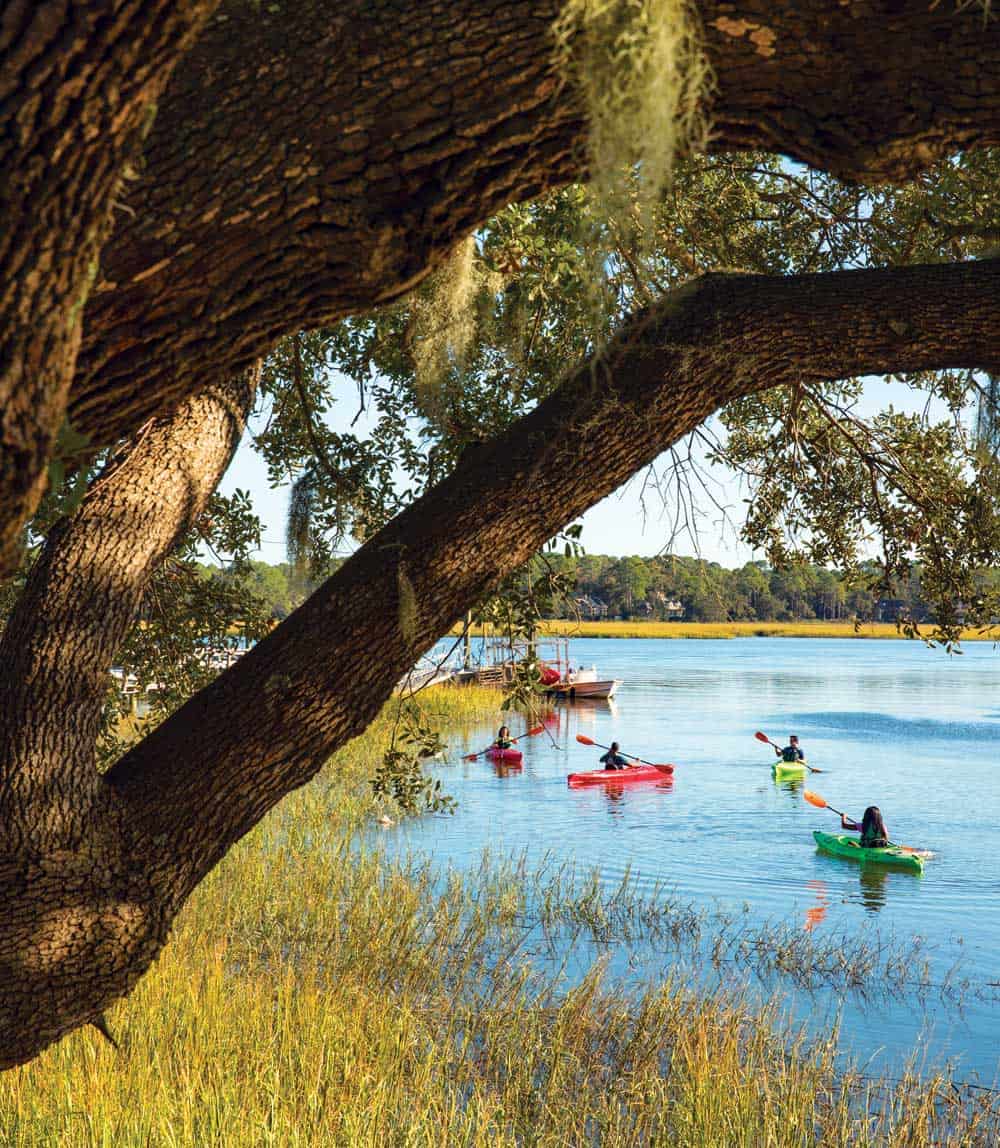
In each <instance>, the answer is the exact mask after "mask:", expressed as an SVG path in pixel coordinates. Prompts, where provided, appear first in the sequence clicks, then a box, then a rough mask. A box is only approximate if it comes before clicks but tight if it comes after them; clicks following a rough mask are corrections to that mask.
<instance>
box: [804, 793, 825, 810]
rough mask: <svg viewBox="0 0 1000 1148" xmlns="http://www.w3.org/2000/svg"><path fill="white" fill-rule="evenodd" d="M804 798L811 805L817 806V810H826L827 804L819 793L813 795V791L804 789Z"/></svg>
mask: <svg viewBox="0 0 1000 1148" xmlns="http://www.w3.org/2000/svg"><path fill="white" fill-rule="evenodd" d="M802 796H803V797H804V798H805V799H806V801H808V802H809V804H810V805H815V806H816V808H817V809H826V802H825V801H824V800H823V798H822V797H820V795H819V794H818V793H813V792H812V791H811V790H808V789H803V791H802Z"/></svg>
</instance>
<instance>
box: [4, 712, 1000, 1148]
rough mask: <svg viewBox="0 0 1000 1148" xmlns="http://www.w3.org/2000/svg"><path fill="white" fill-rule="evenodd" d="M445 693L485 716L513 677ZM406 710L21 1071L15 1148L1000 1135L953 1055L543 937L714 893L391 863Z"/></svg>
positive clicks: (222, 869) (11, 1117)
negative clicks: (129, 990) (394, 792)
mask: <svg viewBox="0 0 1000 1148" xmlns="http://www.w3.org/2000/svg"><path fill="white" fill-rule="evenodd" d="M425 703H426V704H427V705H428V707H430V708H437V710H438V712H439V714H440V715H441V716H442V717H443V718H445V720H465V719H468V720H478V721H482V720H485V719H486V718H488V717H492V715H493V713H494V712H495V708H496V706H497V704H498V698H497V695H496V694H489V693H485V694H480V693H479V692H478V691H476V692H469V693H465V692H455V693H451V694H449V693H447V692H445V691H433V692H430V691H429V692H428V694H427V695H426V698H425ZM391 726H392V719H391V715H386V716H384V717H383V719H382V720H381V721H380V722H378V723H376V725H375V726H373V728H372V729H371V730H370V731H369V732H368V733H367V734H366V735H365V736H364V737H362V738H360V739H358V740H357V741H355V742H354V743H353V744H352V745H350V746H348V747H347V748H346V749H345V750H344V751H342V752H341V753H339V754H338V755H337V756H336V757H335V758H334V759H333V760H332V761H331V763H330V765H329V767H328V768H327V769H326V770H325V771H324V773H323V774H322V775H321V777H320V778H318V779H317V781H316V782H315V783H314V784H313V785H311V786H309V787H307V788H306V789H304V790H300V791H298V792H296V793H294V794H292V795H290V796H289V798H288V799H287V800H286V801H285V802H284V803H282V805H281V806H280V807H279V808H278V809H277V810H275V811H274V812H273V813H272V815H271V816H270V817H269V818H267V819H266V820H265V822H264V823H263V824H262V825H260V826H259V827H258V828H257V829H256V830H255V831H254V832H253V833H252V834H250V835H249V836H248V837H247V838H246V839H245V840H244V841H243V842H241V843H240V845H239V846H238V848H236V849H235V850H233V852H232V853H231V854H230V855H229V856H228V857H227V858H226V859H225V861H224V862H223V863H222V864H221V865H220V866H219V867H218V869H217V870H216V871H215V872H214V873H213V874H212V875H211V877H210V878H209V879H208V880H207V881H206V882H205V883H204V884H203V885H202V886H201V887H200V888H199V890H198V891H197V893H196V895H195V896H194V897H193V898H192V900H191V902H190V904H189V905H188V906H187V907H186V909H185V911H184V913H183V914H182V915H181V918H180V919H179V921H178V923H177V927H176V930H175V935H174V937H173V939H172V941H171V943H170V945H169V946H168V948H167V949H166V951H165V952H164V954H163V956H162V957H161V958H160V960H159V961H158V963H157V964H156V966H155V967H154V969H153V970H152V971H151V972H150V973H149V974H148V975H147V976H146V977H145V979H144V980H143V981H142V983H141V984H140V985H139V987H138V988H137V990H136V991H135V992H134V993H133V995H132V996H131V997H130V998H129V999H128V1000H126V1001H123V1002H121V1003H120V1004H119V1005H118V1006H117V1007H116V1008H115V1009H114V1010H113V1011H112V1013H111V1014H110V1015H109V1018H108V1019H109V1023H110V1025H111V1028H112V1030H113V1031H114V1033H115V1034H116V1036H117V1037H118V1038H119V1040H120V1043H121V1049H120V1051H118V1052H116V1051H115V1050H114V1049H112V1048H111V1046H110V1045H108V1044H107V1043H106V1042H105V1041H104V1040H103V1039H102V1038H101V1037H100V1036H99V1035H98V1034H97V1033H96V1032H95V1031H94V1030H92V1029H89V1030H85V1031H83V1032H79V1033H75V1034H73V1035H72V1036H70V1037H68V1038H67V1039H66V1040H64V1041H63V1042H62V1043H61V1044H59V1045H57V1046H56V1047H54V1048H52V1049H50V1050H48V1051H47V1052H46V1053H45V1054H44V1055H42V1056H41V1057H39V1058H38V1059H37V1060H36V1061H34V1062H33V1063H31V1064H29V1065H26V1066H24V1067H22V1068H20V1069H17V1070H14V1071H12V1072H8V1073H6V1074H3V1075H0V1143H2V1144H3V1145H4V1148H7V1146H11V1148H13V1146H21V1145H25V1146H26V1145H32V1146H34V1145H39V1146H41V1145H46V1146H48V1145H72V1146H74V1148H76V1146H81V1148H82V1146H91V1145H93V1146H97V1145H100V1146H102V1148H103V1146H108V1148H110V1146H112V1145H113V1146H114V1148H131V1146H136V1148H138V1146H140V1145H141V1146H143V1148H146V1146H156V1148H159V1146H168V1148H169V1146H177V1148H182V1146H183V1148H189V1146H192V1145H198V1146H202V1145H204V1146H209V1145H219V1146H237V1145H239V1146H242V1145H247V1146H250V1145H254V1146H257V1145H275V1146H279V1145H280V1146H281V1148H289V1146H290V1148H295V1146H299V1145H324V1146H325V1145H345V1146H347V1145H350V1146H354V1145H400V1146H404V1145H405V1146H409V1145H414V1146H420V1145H428V1146H432V1145H433V1146H438V1145H440V1146H445V1145H447V1146H449V1148H450V1146H453V1145H469V1146H483V1148H485V1146H486V1145H490V1146H494V1145H510V1146H514V1145H538V1146H550V1145H551V1146H553V1148H555V1146H559V1148H563V1146H565V1145H588V1144H595V1145H596V1144H600V1145H606V1146H609V1148H613V1146H619V1145H621V1146H625V1145H683V1146H688V1145H690V1146H693V1148H694V1146H700V1145H704V1146H706V1148H708V1146H711V1148H719V1146H721V1145H747V1146H758V1145H760V1146H764V1145H768V1146H771V1145H773V1146H775V1148H784V1146H786V1145H787V1146H792V1145H795V1146H804V1145H814V1144H823V1145H841V1144H843V1145H847V1144H851V1145H861V1146H865V1145H900V1146H902V1145H907V1146H913V1148H923V1146H928V1148H929V1146H930V1145H932V1144H934V1145H955V1146H957V1145H971V1144H983V1145H986V1144H994V1143H996V1142H997V1141H998V1139H1000V1119H998V1114H997V1111H996V1110H995V1108H993V1107H992V1106H991V1105H989V1104H983V1105H977V1104H975V1103H971V1102H968V1101H966V1100H964V1099H963V1098H962V1097H961V1096H958V1095H957V1094H956V1093H955V1092H954V1091H953V1090H952V1089H951V1088H950V1086H949V1083H948V1081H946V1080H930V1081H923V1082H920V1081H917V1080H915V1079H905V1080H903V1081H902V1083H899V1084H895V1085H891V1086H888V1085H883V1084H881V1083H879V1082H871V1081H866V1080H863V1079H862V1078H861V1077H859V1076H857V1075H855V1074H852V1073H850V1072H847V1073H844V1072H842V1071H838V1070H837V1068H836V1067H835V1064H834V1054H835V1051H836V1034H832V1035H831V1037H830V1039H829V1040H827V1041H823V1042H820V1043H818V1044H813V1045H810V1044H807V1043H805V1042H804V1041H803V1040H802V1039H801V1038H797V1037H796V1036H795V1035H794V1034H792V1033H791V1032H790V1031H789V1029H788V1028H787V1026H786V1025H785V1023H784V1022H783V1020H782V1018H781V1017H780V1015H778V1014H777V1013H776V1012H775V1011H774V1010H773V1009H771V1010H764V1011H760V1010H755V1009H753V1008H751V1007H750V1006H749V1005H748V1003H747V1001H746V1000H745V999H743V998H742V997H741V996H740V995H739V993H737V992H726V991H717V992H711V993H706V992H704V991H698V990H696V989H695V988H693V987H692V986H691V985H689V984H685V983H683V982H681V981H679V980H677V981H670V980H668V981H667V982H665V983H658V984H655V985H651V986H650V987H649V988H648V989H646V990H645V991H643V992H636V993H634V994H632V995H630V996H625V995H623V994H622V993H621V992H620V991H616V989H615V987H614V985H613V983H612V982H611V981H610V979H609V978H608V976H607V973H606V970H605V968H604V966H603V965H602V963H601V962H598V963H597V964H596V965H595V966H594V968H593V969H592V970H591V972H590V974H589V975H587V976H586V977H585V978H584V979H583V981H582V983H579V984H578V985H577V986H576V987H575V988H573V989H572V990H571V991H568V992H567V991H565V990H564V988H563V983H562V981H561V979H560V976H559V970H558V963H552V962H545V961H538V960H537V959H534V958H533V957H532V955H531V953H530V952H529V949H530V948H531V944H530V943H529V942H530V941H531V940H532V939H534V938H536V936H537V930H538V929H539V928H548V929H549V930H556V929H559V928H581V929H585V930H587V932H588V935H589V936H592V937H595V938H600V937H601V936H602V930H604V935H607V932H608V931H611V932H623V931H625V930H628V929H632V930H640V931H641V930H642V929H653V928H659V929H660V930H661V932H662V935H667V933H669V931H670V924H669V922H670V921H675V922H679V924H678V926H677V927H678V935H680V934H681V933H683V932H684V930H685V929H687V928H688V927H689V926H692V921H691V919H690V918H685V917H684V910H683V908H682V907H678V906H674V905H672V904H671V903H669V902H666V901H664V902H663V903H662V904H660V905H659V907H658V908H657V903H656V900H657V899H656V898H655V897H654V898H649V897H647V898H645V899H643V898H640V897H638V896H637V894H636V893H635V892H634V890H631V889H630V888H629V887H628V886H627V885H626V884H625V883H623V886H622V888H621V889H619V890H611V891H610V892H607V891H605V892H604V893H603V894H602V893H601V892H600V890H599V889H598V888H596V887H591V886H590V885H588V884H587V882H586V881H577V880H575V879H571V878H570V876H569V875H567V874H566V873H565V872H563V871H559V872H556V873H554V874H549V875H542V876H541V877H538V878H537V879H536V877H535V875H534V874H532V873H530V872H528V871H527V870H526V868H525V866H524V863H523V862H510V863H502V864H501V863H497V864H490V863H484V867H483V870H482V872H481V873H479V874H475V875H474V876H473V877H472V878H471V879H463V878H460V877H459V876H458V875H454V874H453V875H451V876H450V877H449V878H447V879H445V880H442V879H441V878H440V876H439V875H438V874H436V873H435V872H434V870H433V868H432V866H431V865H430V864H429V863H421V862H414V863H409V864H389V863H387V862H386V860H385V858H384V856H383V855H382V853H381V851H380V850H379V848H378V847H377V835H378V834H379V833H381V832H392V830H391V829H386V830H382V829H380V828H378V822H377V821H376V820H375V818H376V817H377V816H378V815H379V814H381V813H385V812H386V810H385V808H384V806H382V805H381V804H380V802H379V801H378V800H376V799H375V798H373V797H372V796H371V794H370V791H369V790H368V789H367V787H366V784H365V779H366V778H367V777H368V776H370V774H371V772H372V770H373V768H374V762H375V761H376V760H377V758H378V756H379V755H380V753H381V751H382V749H383V748H384V746H385V744H386V742H387V739H388V737H389V736H390V735H391ZM456 756H457V755H456ZM393 815H394V816H395V813H393ZM362 828H363V829H364V830H365V832H364V834H363V836H362V840H363V841H364V842H365V844H359V843H358V841H359V838H358V830H359V829H362ZM373 838H374V843H373ZM519 866H520V867H519ZM532 882H535V884H534V887H533V889H532V888H526V886H531V885H532ZM658 912H659V914H660V917H659V918H658V917H657V913H658Z"/></svg>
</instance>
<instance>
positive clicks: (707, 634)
mask: <svg viewBox="0 0 1000 1148" xmlns="http://www.w3.org/2000/svg"><path fill="white" fill-rule="evenodd" d="M541 628H542V632H543V633H545V634H549V635H565V636H566V637H569V638H883V639H884V638H902V635H901V634H900V632H899V631H898V630H897V629H896V627H895V626H894V625H893V624H892V623H891V622H866V623H864V624H862V625H861V626H860V627H859V628H858V629H857V630H855V628H854V623H853V622H637V621H632V622H582V621H581V622H575V621H572V620H563V619H559V618H557V619H550V620H548V621H545V622H543V623H542V627H541ZM962 641H963V642H974V641H996V638H995V637H993V636H991V635H987V636H986V637H985V638H984V636H983V635H982V634H980V633H979V631H978V630H966V631H964V632H963V634H962Z"/></svg>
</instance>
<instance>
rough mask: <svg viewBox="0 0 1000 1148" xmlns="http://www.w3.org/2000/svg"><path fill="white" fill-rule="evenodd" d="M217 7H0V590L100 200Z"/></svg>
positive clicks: (68, 362) (51, 0) (51, 438)
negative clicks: (166, 87) (179, 61)
mask: <svg viewBox="0 0 1000 1148" xmlns="http://www.w3.org/2000/svg"><path fill="white" fill-rule="evenodd" d="M216 2H217V0H180V2H178V0H131V2H129V3H124V2H122V0H72V2H70V3H67V2H66V0H62V2H59V0H41V2H37V0H28V2H24V0H11V2H9V3H4V4H2V5H0V577H2V576H5V575H6V574H8V573H9V572H10V569H11V568H12V567H13V565H15V564H16V551H17V539H18V534H19V531H20V528H21V526H22V524H23V523H24V522H25V521H26V520H27V518H28V517H30V515H31V514H32V513H33V511H34V509H35V507H36V505H37V503H38V500H39V498H40V497H41V494H42V492H43V491H44V489H45V483H46V470H47V466H48V462H49V458H50V455H51V453H52V449H53V444H54V442H55V440H56V436H57V434H58V431H59V428H60V425H61V424H62V422H63V418H64V414H65V408H66V398H67V395H68V393H69V387H70V382H71V381H72V378H73V371H74V367H75V363H76V355H77V350H78V348H79V344H80V333H81V329H82V316H83V310H84V305H85V303H86V301H87V297H88V294H89V292H90V289H91V287H92V285H93V283H94V281H95V279H96V278H97V272H98V261H99V258H100V253H101V247H102V244H103V242H104V240H105V238H106V237H107V234H108V231H109V229H110V223H111V204H112V200H113V199H114V197H115V195H116V194H118V188H119V186H120V183H121V179H122V174H123V171H124V170H125V166H126V164H127V163H128V161H129V160H131V159H134V158H135V157H136V156H137V155H138V152H139V148H140V145H141V143H142V139H143V136H144V134H145V132H146V130H147V128H148V126H149V123H150V120H151V113H152V110H153V107H154V104H155V101H156V99H157V97H158V96H159V94H160V92H161V91H162V89H163V85H164V83H165V82H166V80H167V78H168V77H169V75H170V72H171V70H172V68H173V67H174V65H175V64H176V62H177V61H178V60H179V59H180V57H181V55H182V53H183V52H184V51H185V50H186V49H187V48H188V47H189V46H190V44H191V43H192V41H193V39H194V34H195V33H196V32H197V30H198V29H199V27H200V25H201V22H202V21H203V19H204V18H205V16H206V15H207V14H208V13H209V12H210V11H211V9H212V8H213V7H214V6H215V3H216ZM105 441H107V440H105Z"/></svg>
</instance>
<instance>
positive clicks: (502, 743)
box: [493, 725, 514, 749]
mask: <svg viewBox="0 0 1000 1148" xmlns="http://www.w3.org/2000/svg"><path fill="white" fill-rule="evenodd" d="M493 744H494V745H495V746H496V747H497V749H510V747H511V746H512V745H513V744H514V743H513V742H512V741H511V739H510V730H509V729H508V728H507V727H506V726H505V725H502V726H501V727H500V729H499V730H497V736H496V741H494V743H493Z"/></svg>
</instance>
